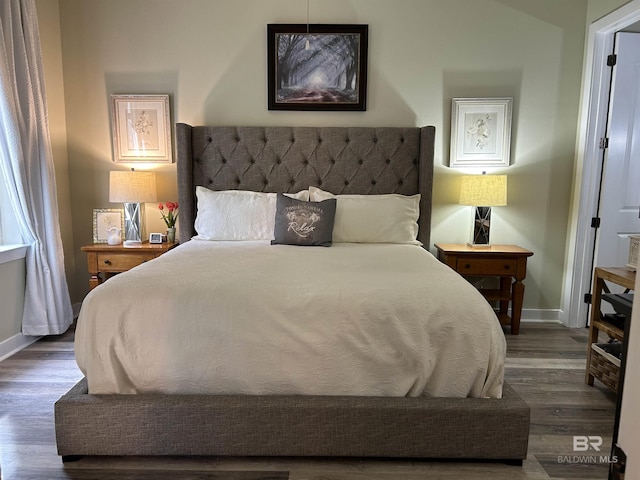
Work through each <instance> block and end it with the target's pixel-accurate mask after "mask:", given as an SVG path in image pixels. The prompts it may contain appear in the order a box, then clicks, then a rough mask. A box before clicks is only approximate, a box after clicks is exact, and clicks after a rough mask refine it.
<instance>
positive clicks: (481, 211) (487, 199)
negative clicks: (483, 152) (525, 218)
mask: <svg viewBox="0 0 640 480" xmlns="http://www.w3.org/2000/svg"><path fill="white" fill-rule="evenodd" d="M458 203H459V204H460V205H470V206H472V207H476V208H475V211H474V218H473V225H472V229H471V242H469V246H470V247H473V248H489V247H490V246H491V243H490V242H489V232H490V230H491V207H499V206H504V205H506V204H507V176H506V175H485V174H484V173H483V174H482V175H464V176H463V177H462V184H461V187H460V201H459V202H458Z"/></svg>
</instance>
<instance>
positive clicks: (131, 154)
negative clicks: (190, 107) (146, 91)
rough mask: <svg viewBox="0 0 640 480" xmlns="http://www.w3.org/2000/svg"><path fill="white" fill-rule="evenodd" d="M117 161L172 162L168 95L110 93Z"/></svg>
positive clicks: (113, 139)
mask: <svg viewBox="0 0 640 480" xmlns="http://www.w3.org/2000/svg"><path fill="white" fill-rule="evenodd" d="M111 129H112V141H113V160H114V162H115V163H137V162H155V163H172V162H173V155H172V147H171V123H170V114H169V95H111Z"/></svg>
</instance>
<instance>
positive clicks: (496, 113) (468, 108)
mask: <svg viewBox="0 0 640 480" xmlns="http://www.w3.org/2000/svg"><path fill="white" fill-rule="evenodd" d="M512 104H513V98H510V97H504V98H453V99H452V102H451V151H450V162H449V166H450V167H508V166H509V159H510V151H511V110H512Z"/></svg>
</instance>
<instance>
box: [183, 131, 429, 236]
mask: <svg viewBox="0 0 640 480" xmlns="http://www.w3.org/2000/svg"><path fill="white" fill-rule="evenodd" d="M434 139H435V127H432V126H428V127H422V128H416V127H412V128H396V127H384V128H371V127H348V128H342V127H192V126H190V125H187V124H184V123H178V124H177V125H176V142H177V168H178V202H179V204H180V241H181V242H186V241H188V240H189V239H190V238H191V237H192V236H193V235H195V231H194V229H193V225H194V221H195V216H196V198H195V187H196V186H198V185H199V186H204V187H207V188H209V189H211V190H234V189H238V190H253V191H259V192H283V193H286V192H297V191H299V190H304V189H307V188H309V186H315V187H319V188H322V189H323V190H327V191H329V192H332V193H334V194H341V193H352V194H354V193H355V194H383V193H401V194H404V195H413V194H416V193H420V194H421V195H422V197H421V202H420V219H419V222H418V223H419V225H420V233H419V235H418V239H419V240H420V241H421V242H422V243H423V244H424V245H425V247H426V248H429V235H430V228H431V188H432V185H433V151H434Z"/></svg>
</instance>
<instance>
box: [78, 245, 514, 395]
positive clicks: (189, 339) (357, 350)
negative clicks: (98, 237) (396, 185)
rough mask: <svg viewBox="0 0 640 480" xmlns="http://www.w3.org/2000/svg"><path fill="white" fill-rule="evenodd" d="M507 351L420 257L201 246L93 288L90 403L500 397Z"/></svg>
mask: <svg viewBox="0 0 640 480" xmlns="http://www.w3.org/2000/svg"><path fill="white" fill-rule="evenodd" d="M505 350H506V347H505V339H504V334H503V332H502V328H501V327H500V325H499V322H498V320H497V318H496V315H495V314H494V313H493V310H492V309H491V307H490V306H489V304H488V303H487V302H486V301H485V300H484V299H483V297H482V296H481V295H480V294H479V293H478V292H477V290H476V289H475V288H473V286H471V285H470V284H469V283H467V282H466V281H465V280H464V279H462V278H461V277H460V276H459V275H458V274H456V273H455V272H453V271H452V270H451V269H450V268H448V267H447V266H445V265H443V264H441V263H440V262H438V261H437V260H436V259H435V258H434V257H433V256H432V255H431V254H430V253H428V252H427V251H425V250H424V249H422V248H421V247H419V246H415V245H388V244H384V245H380V244H366V245H359V244H346V243H344V244H340V243H339V244H334V245H333V246H332V247H329V248H323V247H296V246H284V245H277V246H272V245H269V244H268V242H264V241H259V242H210V241H198V240H192V241H190V242H187V243H185V244H183V245H181V246H179V247H177V248H176V249H174V250H172V251H170V252H168V253H166V254H164V255H163V256H161V257H159V258H157V259H155V260H153V261H150V262H147V263H145V264H143V265H140V266H139V267H136V268H134V269H132V270H130V271H128V272H126V273H122V274H120V275H118V276H116V277H114V278H112V279H110V280H108V281H107V282H105V283H104V284H102V285H100V286H99V287H97V288H95V289H94V290H92V291H91V292H90V293H89V295H88V296H87V297H86V299H85V300H84V302H83V305H82V310H81V312H80V317H79V319H78V326H77V329H76V343H75V351H76V359H77V362H78V365H79V367H80V369H81V370H82V372H84V374H85V375H86V377H87V380H88V384H89V392H90V393H125V394H132V393H141V392H162V393H196V394H207V393H208V394H222V393H234V394H310V395H374V396H375V395H383V396H418V395H422V394H426V395H431V396H442V397H467V396H471V397H500V396H501V392H502V380H503V372H504V357H505Z"/></svg>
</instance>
